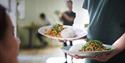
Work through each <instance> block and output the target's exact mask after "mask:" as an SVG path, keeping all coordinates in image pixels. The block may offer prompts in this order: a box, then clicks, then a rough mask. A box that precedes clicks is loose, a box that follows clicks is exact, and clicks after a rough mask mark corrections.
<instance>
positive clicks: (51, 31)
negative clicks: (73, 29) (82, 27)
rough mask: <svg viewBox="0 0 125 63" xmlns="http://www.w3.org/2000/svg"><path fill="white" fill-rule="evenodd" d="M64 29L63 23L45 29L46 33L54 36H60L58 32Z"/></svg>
mask: <svg viewBox="0 0 125 63" xmlns="http://www.w3.org/2000/svg"><path fill="white" fill-rule="evenodd" d="M63 29H64V27H63V25H61V24H56V25H54V26H52V27H51V28H49V29H47V32H46V33H45V34H46V35H50V36H54V37H61V35H60V32H61V31H62V30H63Z"/></svg>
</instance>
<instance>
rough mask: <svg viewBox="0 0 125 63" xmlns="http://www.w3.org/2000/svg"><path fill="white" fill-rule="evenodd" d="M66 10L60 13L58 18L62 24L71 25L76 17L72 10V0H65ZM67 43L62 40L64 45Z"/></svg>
mask: <svg viewBox="0 0 125 63" xmlns="http://www.w3.org/2000/svg"><path fill="white" fill-rule="evenodd" d="M66 4H67V7H68V10H67V11H65V12H64V13H62V15H61V17H60V20H61V21H62V22H63V25H70V26H72V25H73V23H74V19H75V17H76V13H75V12H73V11H72V8H73V6H72V5H73V2H72V0H67V1H66ZM66 45H67V43H65V42H64V46H66ZM70 45H72V41H70Z"/></svg>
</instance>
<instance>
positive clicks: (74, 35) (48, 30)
mask: <svg viewBox="0 0 125 63" xmlns="http://www.w3.org/2000/svg"><path fill="white" fill-rule="evenodd" d="M38 32H39V33H40V34H42V35H44V36H46V37H48V38H52V39H59V40H75V39H79V38H81V37H84V36H85V35H86V34H87V33H86V32H85V31H83V30H80V29H77V28H73V27H72V26H68V25H61V24H55V25H51V26H44V27H41V28H39V30H38Z"/></svg>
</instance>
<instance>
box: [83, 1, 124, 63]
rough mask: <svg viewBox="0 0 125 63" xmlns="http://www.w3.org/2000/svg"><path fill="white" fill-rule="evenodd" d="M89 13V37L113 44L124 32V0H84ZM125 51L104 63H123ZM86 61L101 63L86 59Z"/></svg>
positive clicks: (84, 5)
mask: <svg viewBox="0 0 125 63" xmlns="http://www.w3.org/2000/svg"><path fill="white" fill-rule="evenodd" d="M83 8H85V9H87V10H88V12H89V15H90V23H89V27H88V35H87V37H88V38H89V39H95V40H100V41H103V43H105V44H110V45H111V44H113V43H114V42H115V41H116V40H117V39H118V38H119V37H120V36H121V35H122V34H123V33H124V32H125V0H85V1H84V4H83ZM124 58H125V51H123V52H121V53H119V54H118V55H116V56H115V57H113V58H112V59H111V60H109V61H107V62H104V63H125V60H124ZM87 63H102V62H98V61H95V60H90V59H88V62H87Z"/></svg>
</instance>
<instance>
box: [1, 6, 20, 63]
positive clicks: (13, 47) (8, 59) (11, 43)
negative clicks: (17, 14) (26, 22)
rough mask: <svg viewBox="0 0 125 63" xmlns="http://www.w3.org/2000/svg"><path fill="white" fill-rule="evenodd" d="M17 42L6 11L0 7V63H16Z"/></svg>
mask: <svg viewBox="0 0 125 63" xmlns="http://www.w3.org/2000/svg"><path fill="white" fill-rule="evenodd" d="M18 51H19V42H18V41H17V39H16V38H15V36H14V30H13V25H12V22H11V19H10V17H9V16H8V15H7V13H6V9H5V8H4V7H3V6H1V5H0V63H18V60H17V56H18Z"/></svg>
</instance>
